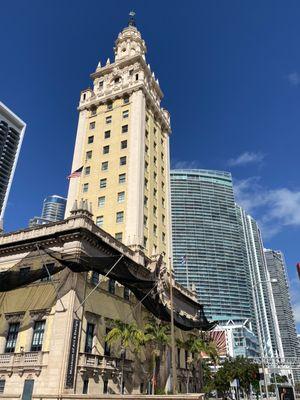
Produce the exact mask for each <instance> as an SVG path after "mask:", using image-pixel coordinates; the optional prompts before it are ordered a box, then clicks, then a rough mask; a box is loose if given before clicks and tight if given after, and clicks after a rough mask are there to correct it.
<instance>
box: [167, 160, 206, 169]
mask: <svg viewBox="0 0 300 400" xmlns="http://www.w3.org/2000/svg"><path fill="white" fill-rule="evenodd" d="M197 168H199V163H198V161H197V160H191V161H179V160H177V161H174V162H173V163H172V169H197Z"/></svg>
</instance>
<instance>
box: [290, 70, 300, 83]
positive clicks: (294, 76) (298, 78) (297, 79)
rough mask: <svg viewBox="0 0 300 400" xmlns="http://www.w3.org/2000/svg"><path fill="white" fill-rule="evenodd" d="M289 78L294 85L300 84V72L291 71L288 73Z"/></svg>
mask: <svg viewBox="0 0 300 400" xmlns="http://www.w3.org/2000/svg"><path fill="white" fill-rule="evenodd" d="M287 80H288V81H289V82H290V84H291V85H292V86H299V85H300V74H298V72H291V73H290V74H288V75H287Z"/></svg>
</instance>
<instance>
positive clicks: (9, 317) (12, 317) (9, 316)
mask: <svg viewBox="0 0 300 400" xmlns="http://www.w3.org/2000/svg"><path fill="white" fill-rule="evenodd" d="M4 315H5V319H6V321H8V322H9V323H10V324H11V323H16V322H20V321H22V319H23V318H24V315H25V312H24V311H17V312H12V313H5V314H4Z"/></svg>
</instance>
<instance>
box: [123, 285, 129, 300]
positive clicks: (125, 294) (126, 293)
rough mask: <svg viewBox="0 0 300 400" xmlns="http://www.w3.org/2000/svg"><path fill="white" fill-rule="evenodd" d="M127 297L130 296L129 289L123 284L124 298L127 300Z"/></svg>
mask: <svg viewBox="0 0 300 400" xmlns="http://www.w3.org/2000/svg"><path fill="white" fill-rule="evenodd" d="M129 298H130V290H129V289H128V288H127V287H126V286H124V299H125V300H129Z"/></svg>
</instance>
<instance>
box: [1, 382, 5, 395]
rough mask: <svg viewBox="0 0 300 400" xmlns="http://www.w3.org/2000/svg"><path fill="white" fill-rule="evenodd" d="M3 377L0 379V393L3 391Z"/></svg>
mask: <svg viewBox="0 0 300 400" xmlns="http://www.w3.org/2000/svg"><path fill="white" fill-rule="evenodd" d="M4 388H5V379H0V394H2V393H4Z"/></svg>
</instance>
